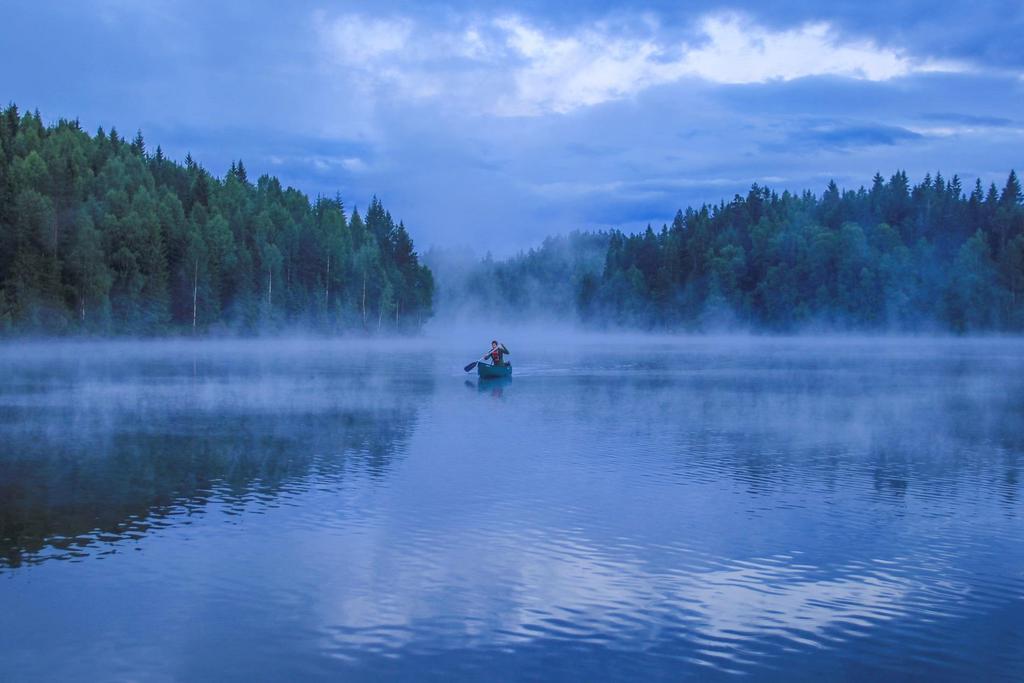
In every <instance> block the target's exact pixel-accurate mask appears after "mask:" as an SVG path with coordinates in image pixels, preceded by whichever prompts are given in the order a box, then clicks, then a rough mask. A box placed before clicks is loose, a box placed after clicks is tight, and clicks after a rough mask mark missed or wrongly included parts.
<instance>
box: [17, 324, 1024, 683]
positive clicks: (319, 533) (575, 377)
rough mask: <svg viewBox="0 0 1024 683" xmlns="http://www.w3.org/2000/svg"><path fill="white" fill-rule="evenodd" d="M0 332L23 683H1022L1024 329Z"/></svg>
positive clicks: (19, 662)
mask: <svg viewBox="0 0 1024 683" xmlns="http://www.w3.org/2000/svg"><path fill="white" fill-rule="evenodd" d="M505 341H506V342H507V343H508V345H509V347H510V348H511V349H512V351H513V355H512V356H511V357H510V358H511V360H513V362H514V363H515V377H514V378H513V379H512V380H511V381H510V382H506V383H497V384H478V382H477V380H476V377H475V375H466V374H464V373H463V372H462V365H464V364H465V363H466V362H467V361H469V360H470V359H472V358H473V356H474V355H475V353H476V352H478V351H481V350H482V349H477V348H475V346H472V347H470V346H467V347H463V348H453V347H452V346H445V345H444V344H440V343H437V344H435V343H432V342H429V341H419V340H417V341H414V342H411V343H408V344H400V343H394V342H392V343H388V344H386V345H383V346H381V345H379V344H378V345H377V346H376V348H374V347H372V346H371V345H369V344H368V343H363V344H353V343H332V342H311V343H297V342H296V343H280V342H278V343H266V342H264V343H257V342H247V343H226V342H221V343H200V344H188V343H183V344H178V345H171V344H159V343H148V344H143V345H129V344H94V345H81V344H62V345H55V346H54V345H35V346H6V347H0V377H2V378H3V380H2V382H0V672H2V673H0V678H3V679H4V680H10V681H71V680H76V681H77V680H97V681H98V680H137V681H169V680H187V681H229V680H237V681H249V680H274V679H282V680H283V679H292V680H297V679H300V678H302V679H314V680H315V679H322V680H380V679H381V678H390V679H416V680H421V679H436V680H451V679H477V680H488V681H491V680H518V679H550V680H583V681H592V680H597V679H604V678H614V679H619V680H686V679H733V678H736V677H738V676H741V675H742V676H743V677H744V679H745V680H786V681H790V680H808V681H812V680H813V681H821V680H864V679H870V680H873V681H888V680H919V681H940V680H978V681H982V680H984V681H988V680H1007V681H1010V680H1016V681H1020V680H1024V503H1022V500H1021V498H1022V495H1024V490H1022V489H1024V486H1022V483H1021V466H1022V465H1024V343H1022V342H1020V341H1015V340H1003V341H963V340H960V341H949V340H947V341H937V342H923V341H894V340H889V341H864V340H860V341H857V340H832V341H821V340H780V339H774V340H764V339H762V340H757V339H754V340H735V339H733V340H728V339H704V340H676V341H664V340H663V341H650V342H632V343H630V342H626V341H623V340H606V341H603V342H602V341H601V340H595V339H591V340H589V341H581V342H578V343H576V344H575V345H574V346H573V348H572V350H571V353H570V352H567V351H566V349H565V348H564V346H562V345H553V344H546V343H543V342H540V341H533V342H531V341H528V340H527V341H524V340H518V343H517V340H516V339H515V338H514V337H513V336H509V338H508V339H506V340H505Z"/></svg>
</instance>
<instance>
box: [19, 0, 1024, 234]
mask: <svg viewBox="0 0 1024 683" xmlns="http://www.w3.org/2000/svg"><path fill="white" fill-rule="evenodd" d="M4 5H5V6H4V21H3V22H2V23H0V44H2V45H3V46H4V53H5V55H6V56H7V59H5V60H4V62H3V63H2V64H0V99H2V100H5V101H14V102H17V103H18V104H19V106H21V107H28V108H38V109H40V111H41V112H42V113H43V115H44V117H46V118H48V119H51V120H52V119H54V118H57V117H61V116H63V117H71V118H75V117H77V118H79V119H80V120H81V122H82V123H83V125H85V126H86V127H87V128H89V129H90V130H94V129H95V128H96V127H97V126H99V125H103V126H104V127H106V128H109V127H110V126H112V125H113V126H116V127H117V128H118V129H119V130H120V131H121V132H122V133H126V134H129V135H130V134H133V133H134V132H135V130H136V129H142V131H143V133H144V135H145V136H146V139H147V141H148V143H149V144H150V145H151V146H153V145H155V144H157V143H159V144H161V145H162V146H163V149H164V150H165V152H166V153H167V154H169V155H170V156H172V157H174V158H177V159H179V160H180V159H183V158H184V156H185V154H186V152H191V153H192V155H193V157H195V158H196V159H197V160H198V161H199V162H200V163H202V164H203V165H204V166H206V167H207V168H208V169H210V170H211V171H212V172H214V173H216V174H218V175H221V174H223V172H224V171H225V170H226V169H227V167H228V166H229V165H230V163H231V161H232V160H233V159H236V158H241V159H243V160H244V162H245V164H246V167H247V168H248V169H249V172H250V175H251V176H252V175H257V174H260V173H265V172H266V173H272V174H274V175H277V176H279V177H280V178H281V179H282V180H283V181H284V182H286V183H288V184H291V185H294V186H296V187H299V188H301V189H303V190H304V191H306V192H309V193H310V194H316V193H325V194H331V195H333V194H334V193H335V192H336V191H337V192H340V193H341V195H342V197H343V199H344V200H345V201H346V204H347V205H348V206H349V207H351V206H353V205H358V206H360V207H362V206H365V205H366V203H367V201H368V199H369V197H370V196H371V195H372V194H377V195H378V196H380V197H381V199H382V200H383V201H384V203H385V205H386V206H387V207H388V208H389V209H390V210H391V211H392V213H393V214H394V215H395V216H396V217H398V218H401V219H403V220H404V221H405V222H406V224H407V225H408V226H409V227H410V230H411V231H412V233H413V236H414V238H415V239H416V240H417V244H418V245H419V246H420V248H426V247H428V246H430V245H433V244H437V245H448V246H455V245H470V246H473V245H476V246H477V248H478V249H479V250H481V251H482V250H483V249H485V248H491V249H492V250H493V251H496V252H498V253H501V252H507V251H512V250H515V249H518V248H521V247H525V246H529V245H530V244H532V243H535V242H537V241H538V240H540V239H541V238H543V237H544V236H545V235H548V234H553V233H558V232H564V231H567V230H572V229H586V228H604V227H621V228H624V229H627V230H629V229H639V228H641V227H643V226H644V225H646V224H647V223H648V222H651V223H654V224H655V225H660V224H661V223H663V222H666V221H668V220H670V219H671V216H672V214H673V213H674V212H675V210H676V209H677V208H683V207H685V206H687V205H696V204H700V203H702V202H705V201H708V202H716V201H718V200H719V199H721V198H726V199H728V198H729V197H731V196H732V195H733V194H734V193H737V192H741V193H742V192H744V191H745V190H746V189H747V188H749V187H750V185H751V183H755V182H757V183H761V184H768V185H770V186H771V187H773V188H776V189H779V190H782V189H791V190H802V189H812V190H814V191H816V192H820V191H821V190H822V189H823V188H824V186H825V184H826V183H827V182H828V180H829V179H830V178H834V179H835V180H836V181H837V182H839V183H840V185H842V186H845V187H851V188H855V187H857V186H859V185H861V184H866V183H868V182H869V181H870V178H871V176H872V175H873V174H874V173H875V171H881V172H882V173H883V174H884V175H886V176H888V175H889V174H891V173H892V172H893V171H894V170H896V169H898V168H901V169H906V170H907V171H908V172H909V173H910V175H911V177H912V178H914V179H915V180H917V179H919V178H920V177H921V176H923V175H924V173H926V172H928V171H931V172H933V173H934V172H935V171H936V170H941V171H942V172H943V173H944V174H946V175H952V174H953V173H959V174H960V175H961V177H962V178H963V179H964V180H965V184H967V183H973V181H974V179H975V178H976V177H980V178H982V180H983V181H984V182H986V183H988V182H991V181H996V182H997V183H1002V182H1003V181H1004V180H1005V176H1006V173H1007V172H1008V171H1009V169H1010V168H1017V169H1018V170H1021V168H1022V167H1024V163H1022V160H1024V154H1022V150H1024V144H1022V143H1024V106H1022V105H1024V49H1021V47H1022V40H1024V39H1022V38H1021V36H1022V35H1024V3H1021V2H1019V1H1015V2H988V3H986V2H982V3H977V4H975V5H968V4H963V3H937V2H934V1H929V2H923V1H920V0H913V1H910V0H890V1H888V2H884V3H868V2H831V3H820V2H813V3H812V2H780V1H777V0H763V1H761V2H756V3H754V2H737V3H718V2H700V1H695V2H678V1H677V2H671V3H669V2H665V3H658V2H654V3H636V4H632V3H623V2H616V3H611V2H596V1H594V2H580V3H544V2H521V3H514V4H513V3H491V2H472V3H470V2H465V3H462V2H453V3H443V4H440V3H437V4H435V3H399V2H390V1H387V0H384V1H382V2H375V3H352V2H338V3H331V2H306V1H304V0H298V1H295V2H288V3H281V2H246V3H212V2H186V1H182V2H171V1H164V0H151V1H149V2H129V1H128V0H103V1H99V2H76V3H65V2H45V1H44V2H39V1H35V2H20V1H18V0H15V1H13V2H12V1H10V0H8V1H7V2H5V3H4ZM12 56H13V59H11V57H12Z"/></svg>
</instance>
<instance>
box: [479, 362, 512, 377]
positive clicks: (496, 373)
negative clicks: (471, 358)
mask: <svg viewBox="0 0 1024 683" xmlns="http://www.w3.org/2000/svg"><path fill="white" fill-rule="evenodd" d="M476 374H478V375H479V376H480V377H482V378H483V379H492V378H495V377H511V376H512V364H511V363H505V364H504V365H488V364H487V363H477V364H476Z"/></svg>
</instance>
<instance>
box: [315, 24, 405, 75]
mask: <svg viewBox="0 0 1024 683" xmlns="http://www.w3.org/2000/svg"><path fill="white" fill-rule="evenodd" d="M316 25H317V26H318V27H319V30H320V36H321V38H322V39H323V41H324V42H325V44H326V45H327V46H328V47H329V49H330V50H331V51H332V52H333V53H334V56H335V57H336V58H337V59H338V60H340V61H341V62H344V63H347V64H372V63H373V62H375V61H378V60H379V59H381V58H382V57H384V56H387V55H389V54H392V53H397V52H401V51H402V50H403V49H404V48H405V47H406V45H407V43H408V41H409V37H410V36H411V35H412V31H413V23H412V21H411V20H409V19H405V18H400V19H367V18H365V17H363V16H361V15H358V14H347V15H344V16H341V17H338V18H336V19H328V18H327V17H326V16H325V15H324V14H323V13H318V14H317V15H316Z"/></svg>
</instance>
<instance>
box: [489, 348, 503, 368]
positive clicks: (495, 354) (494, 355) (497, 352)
mask: <svg viewBox="0 0 1024 683" xmlns="http://www.w3.org/2000/svg"><path fill="white" fill-rule="evenodd" d="M489 355H490V356H491V360H492V361H494V364H495V365H498V364H500V363H501V347H498V348H496V349H494V350H493V351H491V353H490V354H489Z"/></svg>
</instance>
